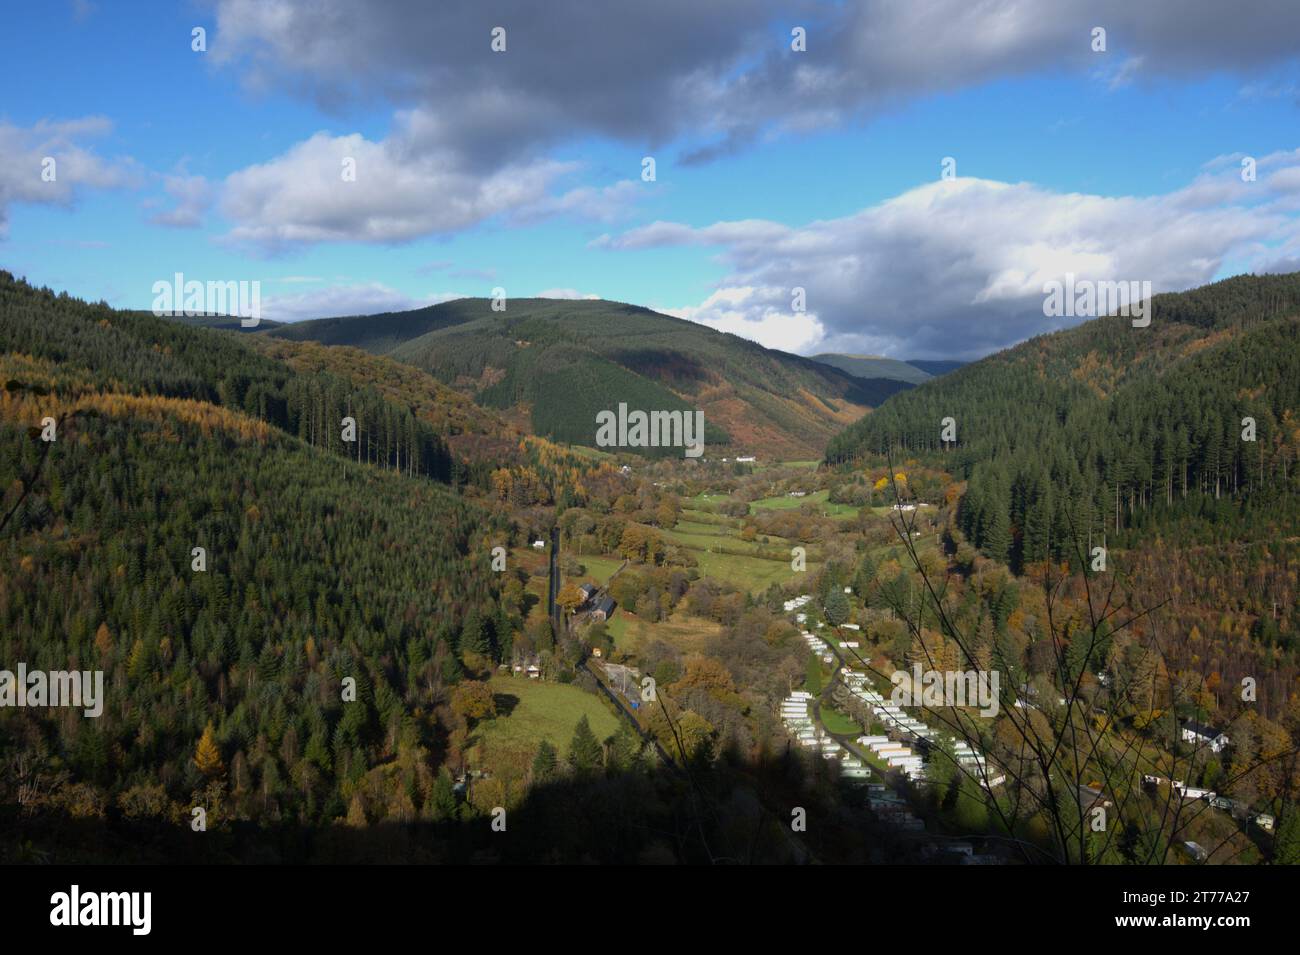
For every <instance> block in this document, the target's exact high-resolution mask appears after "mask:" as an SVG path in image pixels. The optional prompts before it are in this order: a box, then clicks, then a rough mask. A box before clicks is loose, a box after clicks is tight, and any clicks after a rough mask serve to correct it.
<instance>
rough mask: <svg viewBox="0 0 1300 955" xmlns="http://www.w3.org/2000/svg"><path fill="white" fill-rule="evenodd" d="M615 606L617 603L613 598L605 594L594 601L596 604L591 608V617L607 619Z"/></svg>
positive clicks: (593, 618)
mask: <svg viewBox="0 0 1300 955" xmlns="http://www.w3.org/2000/svg"><path fill="white" fill-rule="evenodd" d="M617 606H618V604H617V603H615V602H614V598H613V597H611V596H609V595H608V594H606V595H605V596H604V597H602V598H601V599H600V600H599V601H598V602H597V603H596V606H594V607H593V608H592V609H591V619H592V620H608V619H609V616H610V614H612V613H613V612H614V608H615V607H617Z"/></svg>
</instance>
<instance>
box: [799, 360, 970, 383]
mask: <svg viewBox="0 0 1300 955" xmlns="http://www.w3.org/2000/svg"><path fill="white" fill-rule="evenodd" d="M812 359H813V361H819V362H821V363H822V364H824V365H830V366H831V367H833V368H838V369H840V370H841V371H847V372H848V373H849V374H850V375H854V376H856V377H858V378H885V379H889V380H892V381H905V382H907V383H908V384H910V385H919V384H921V382H923V381H929V380H930V379H931V378H937V377H938V376H940V375H946V374H947V373H948V372H950V371H955V370H957V369H958V368H960V367H961V366H962V365H964V364H966V363H965V362H962V361H950V360H927V359H923V358H921V359H915V360H905V359H900V358H886V357H884V356H883V355H846V354H841V353H838V352H823V353H822V354H820V355H813V356H812Z"/></svg>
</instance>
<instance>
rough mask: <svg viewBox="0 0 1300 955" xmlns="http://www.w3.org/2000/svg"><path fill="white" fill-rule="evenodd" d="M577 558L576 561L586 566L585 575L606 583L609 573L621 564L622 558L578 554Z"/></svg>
mask: <svg viewBox="0 0 1300 955" xmlns="http://www.w3.org/2000/svg"><path fill="white" fill-rule="evenodd" d="M577 560H578V563H580V564H582V566H583V567H585V568H587V573H586V575H585V576H587V577H591V578H593V579H594V580H596V581H597V582H598V583H601V584H604V583H608V582H609V577H610V574H612V573H614V571H616V570H618V569H619V567H621V566H622V565H623V561H622V559H621V558H618V557H596V556H593V555H588V554H580V555H578V558H577Z"/></svg>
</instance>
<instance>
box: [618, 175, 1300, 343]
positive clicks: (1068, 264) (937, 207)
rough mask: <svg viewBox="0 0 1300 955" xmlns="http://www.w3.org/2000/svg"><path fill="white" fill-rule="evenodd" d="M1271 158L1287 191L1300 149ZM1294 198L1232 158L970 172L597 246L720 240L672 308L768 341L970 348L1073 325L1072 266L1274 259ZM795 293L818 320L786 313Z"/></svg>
mask: <svg viewBox="0 0 1300 955" xmlns="http://www.w3.org/2000/svg"><path fill="white" fill-rule="evenodd" d="M1287 156H1290V157H1291V158H1290V159H1289V160H1287V159H1286V157H1287ZM1286 161H1289V162H1290V165H1288V166H1285V167H1282V168H1279V167H1280V166H1281V164H1282V163H1283V162H1286ZM1261 168H1268V169H1269V170H1270V173H1269V175H1270V176H1271V177H1274V178H1278V179H1280V180H1281V181H1282V182H1283V183H1284V184H1287V185H1289V183H1290V170H1292V169H1300V158H1297V157H1295V156H1292V155H1291V154H1279V155H1278V156H1270V157H1267V161H1261ZM1279 191H1280V190H1279ZM1287 199H1288V197H1287V196H1281V197H1279V195H1278V191H1273V192H1270V191H1268V190H1258V189H1253V188H1252V184H1247V183H1242V182H1241V181H1240V175H1239V170H1238V169H1236V168H1232V167H1228V168H1226V169H1224V170H1223V171H1220V172H1217V173H1207V174H1206V175H1205V176H1203V177H1201V178H1200V179H1198V180H1197V182H1196V183H1194V184H1193V185H1192V186H1190V187H1188V188H1187V189H1184V190H1178V191H1175V192H1172V193H1169V194H1166V195H1162V196H1154V197H1114V198H1112V197H1106V196H1097V195H1087V194H1080V193H1058V192H1053V191H1050V190H1047V189H1044V188H1042V187H1039V186H1036V185H1032V184H1029V183H1015V184H1012V183H1002V182H993V181H989V180H982V179H969V178H967V179H961V178H959V179H956V180H953V181H949V182H934V183H930V184H927V185H923V186H919V187H917V188H915V189H912V190H910V191H908V192H905V193H903V194H901V195H899V196H896V197H894V198H892V199H889V200H887V201H885V202H882V203H880V204H879V205H875V206H872V207H870V208H867V209H863V210H861V211H859V212H857V213H854V214H852V215H849V216H845V217H843V218H839V219H830V220H825V221H818V222H812V223H809V224H807V225H804V226H800V227H790V226H785V225H782V224H779V223H773V222H756V221H746V222H718V223H714V224H712V225H709V226H704V227H701V228H694V227H691V226H688V225H684V224H681V223H669V222H656V223H653V224H651V225H648V226H645V227H643V228H639V229H632V230H630V231H628V232H626V233H624V234H623V235H620V236H616V237H605V238H604V239H603V240H601V241H600V243H599V244H600V245H602V246H604V247H607V248H611V249H640V248H649V247H656V246H671V245H685V244H694V245H708V246H716V247H718V248H719V249H720V251H721V258H722V261H723V262H724V263H726V264H727V266H728V267H729V274H727V275H726V276H725V277H724V278H723V279H722V280H721V281H720V282H719V283H718V287H717V290H716V291H715V292H714V293H713V294H711V295H710V296H709V297H708V298H706V299H705V300H704V301H703V302H701V303H699V304H698V305H692V306H688V307H684V308H678V309H675V310H671V311H672V314H675V315H679V316H681V317H684V318H690V319H692V320H694V321H699V322H702V323H704V324H708V325H711V326H713V327H715V328H721V329H724V330H727V331H734V332H736V333H737V334H742V335H746V336H747V337H751V338H754V339H756V340H758V341H760V342H761V343H763V344H765V345H769V346H771V347H778V348H785V349H792V348H793V349H798V350H800V351H803V352H805V353H806V352H811V351H813V350H830V349H833V350H839V351H855V352H868V353H885V354H891V355H895V356H898V357H905V358H925V357H953V358H971V357H975V356H978V355H982V354H986V353H987V352H989V351H992V350H995V349H997V348H1002V347H1006V346H1007V345H1010V344H1013V343H1014V342H1017V341H1021V340H1023V339H1025V338H1028V337H1031V336H1033V335H1036V334H1040V333H1042V332H1047V331H1052V330H1054V329H1056V328H1058V327H1061V324H1062V320H1059V319H1048V318H1046V317H1044V315H1043V308H1042V306H1043V285H1044V283H1046V282H1048V281H1051V280H1059V279H1062V278H1063V276H1064V275H1065V273H1067V272H1072V273H1074V275H1075V276H1076V278H1078V279H1090V280H1093V281H1109V280H1114V281H1118V280H1135V281H1150V282H1151V283H1152V286H1153V289H1154V291H1156V292H1160V291H1170V290H1178V289H1184V288H1188V287H1192V286H1195V285H1199V284H1203V283H1205V282H1208V281H1211V280H1213V279H1214V278H1215V277H1216V275H1217V273H1218V271H1219V270H1220V269H1221V268H1222V267H1223V266H1224V263H1225V262H1228V261H1232V262H1238V261H1248V262H1255V263H1257V264H1258V265H1259V266H1260V267H1262V266H1264V265H1265V264H1267V263H1269V262H1272V261H1275V260H1277V259H1278V258H1279V257H1280V253H1279V250H1280V249H1281V250H1285V249H1288V248H1289V246H1288V245H1287V242H1288V240H1290V241H1292V242H1294V241H1295V239H1296V237H1297V236H1300V228H1298V226H1297V220H1296V218H1295V215H1294V213H1293V210H1291V209H1289V208H1288V207H1287V206H1286V205H1285V203H1286V201H1287ZM795 287H802V288H804V289H805V290H806V296H807V298H806V307H807V312H806V314H802V315H799V314H795V313H792V312H791V311H790V307H791V305H790V303H791V294H792V290H793V289H794V288H795Z"/></svg>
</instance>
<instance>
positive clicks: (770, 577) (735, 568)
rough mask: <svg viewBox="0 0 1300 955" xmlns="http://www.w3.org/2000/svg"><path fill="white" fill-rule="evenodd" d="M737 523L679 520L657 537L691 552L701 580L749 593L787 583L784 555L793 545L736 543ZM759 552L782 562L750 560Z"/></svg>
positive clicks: (770, 541) (776, 541) (811, 563)
mask: <svg viewBox="0 0 1300 955" xmlns="http://www.w3.org/2000/svg"><path fill="white" fill-rule="evenodd" d="M685 513H687V514H689V513H691V512H689V511H688V512H685ZM739 523H740V522H739V521H728V522H726V523H713V522H709V523H705V522H703V521H693V520H680V521H678V522H677V526H676V527H674V528H672V529H671V530H661V531H660V533H662V534H663V535H664V536H665V537H666V538H668V539H669V540H671V541H672V542H673V543H675V544H677V545H679V546H681V547H685V548H686V549H687V550H689V551H690V552H691V556H693V557H694V558H695V560H696V561H697V562H698V564H699V570H700V574H701V575H702V576H705V577H713V578H714V579H716V580H721V581H726V582H727V583H729V584H732V585H733V586H736V587H740V588H742V589H744V590H748V591H750V592H751V593H757V592H759V591H763V590H766V589H767V588H768V586H769V585H770V584H772V583H781V584H784V583H788V582H789V580H790V578H791V576H792V575H793V573H794V571H792V570H791V569H790V561H789V559H788V558H786V557H785V556H784V555H786V554H788V553H789V550H790V548H791V547H792V546H793V543H792V542H791V541H788V540H786V539H785V538H783V537H769V538H768V543H767V544H763V543H761V542H760V541H743V540H741V539H740V526H739ZM722 548H726V549H727V550H733V551H736V550H738V551H744V553H741V554H724V553H719V551H720V550H721V549H722ZM760 550H766V551H768V552H773V551H776V552H780V553H782V555H783V559H781V560H768V559H766V558H762V557H756V556H751V555H754V554H757V553H758V552H759V551H760ZM816 568H817V564H816V562H815V561H814V560H813V559H812V558H811V555H810V557H809V560H808V571H809V572H812V571H815V570H816Z"/></svg>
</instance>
